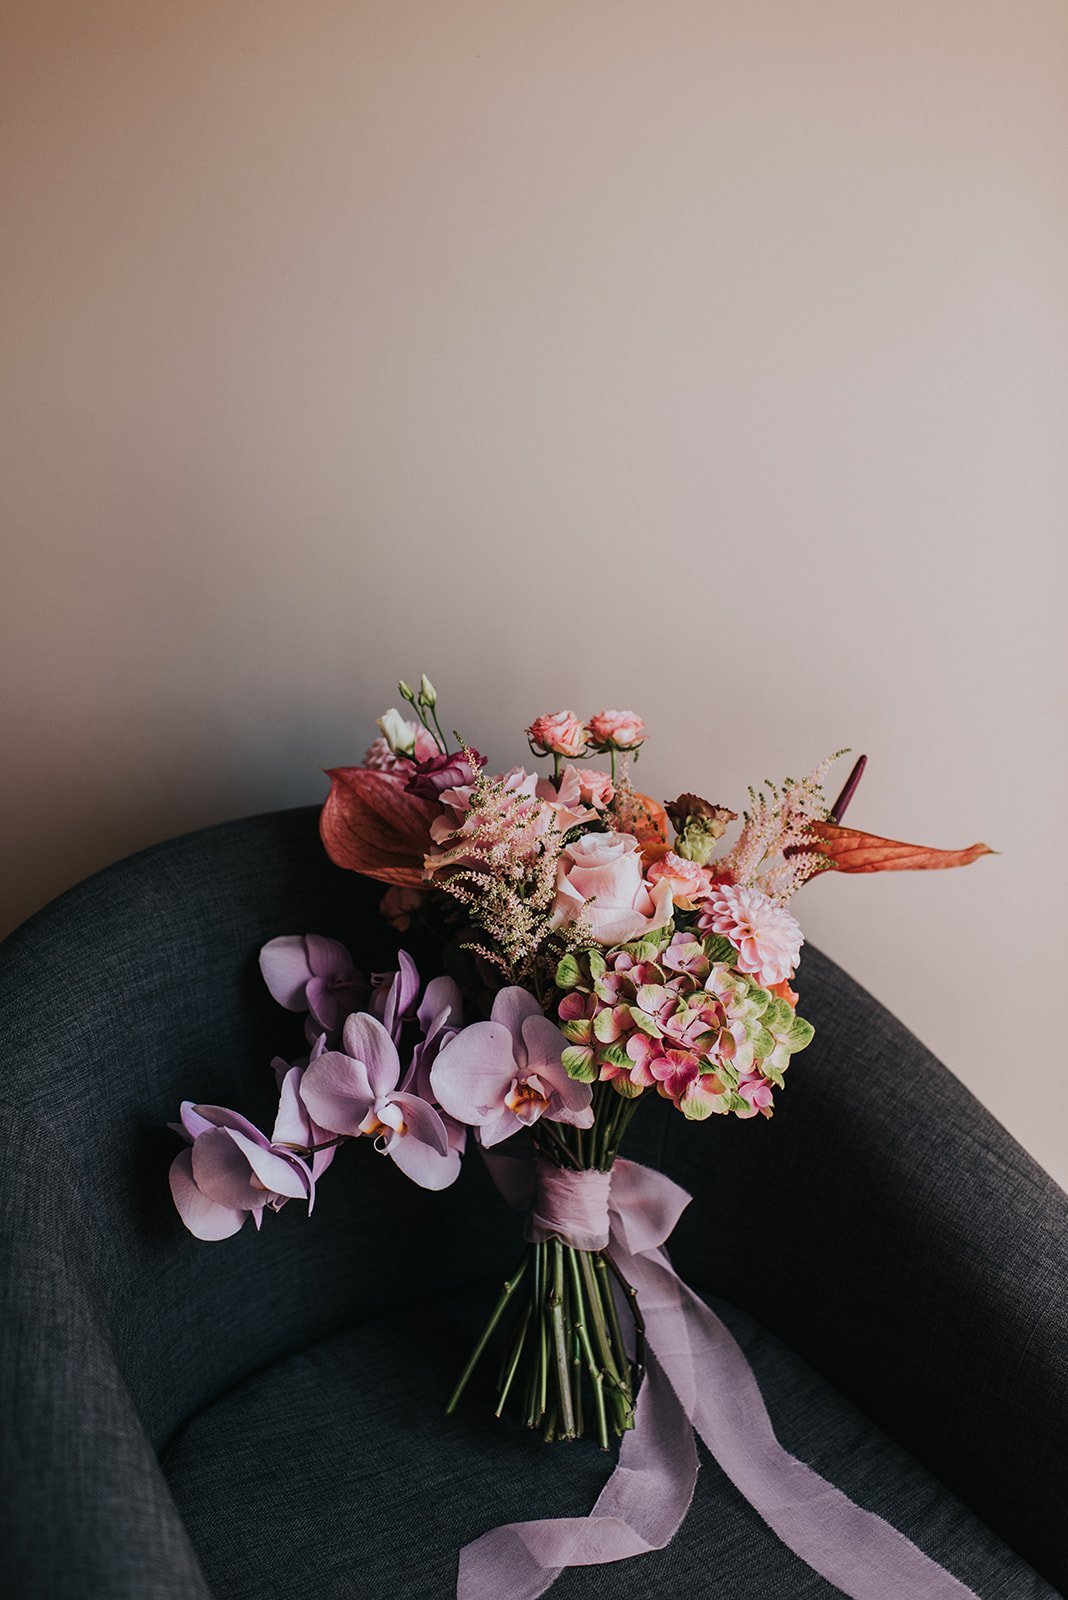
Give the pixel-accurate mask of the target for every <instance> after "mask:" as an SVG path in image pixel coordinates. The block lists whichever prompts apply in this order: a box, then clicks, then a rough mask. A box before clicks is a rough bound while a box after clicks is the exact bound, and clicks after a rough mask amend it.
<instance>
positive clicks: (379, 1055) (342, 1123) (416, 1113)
mask: <svg viewBox="0 0 1068 1600" xmlns="http://www.w3.org/2000/svg"><path fill="white" fill-rule="evenodd" d="M342 1042H343V1049H342V1050H340V1051H339V1050H326V1051H324V1053H323V1054H322V1055H321V1056H320V1057H319V1059H318V1060H317V1061H313V1062H312V1063H311V1064H310V1066H309V1067H308V1068H307V1069H306V1071H305V1073H304V1077H303V1079H302V1080H301V1085H300V1096H301V1099H302V1100H303V1102H304V1104H305V1106H306V1108H307V1110H308V1113H309V1115H310V1116H311V1117H312V1118H313V1120H314V1121H315V1122H317V1123H318V1124H319V1126H320V1127H321V1128H327V1129H329V1130H330V1132H331V1133H338V1134H345V1135H347V1136H349V1137H350V1138H357V1137H359V1136H360V1135H361V1134H366V1135H368V1136H369V1137H370V1138H372V1139H373V1140H374V1143H375V1149H376V1150H377V1151H378V1152H379V1154H380V1155H386V1156H390V1157H392V1159H393V1160H394V1161H395V1162H396V1164H397V1166H398V1167H400V1169H401V1171H402V1172H403V1173H405V1175H406V1176H407V1177H409V1178H411V1179H412V1181H413V1183H417V1184H419V1186H420V1187H421V1188H423V1189H446V1188H448V1186H449V1184H450V1183H454V1182H455V1180H456V1178H457V1177H458V1176H459V1173H460V1152H459V1151H458V1150H457V1149H456V1148H455V1140H454V1141H452V1142H450V1138H449V1130H448V1129H447V1127H446V1125H445V1123H444V1122H443V1120H442V1118H441V1117H440V1116H439V1115H438V1113H437V1112H436V1111H435V1110H434V1108H433V1106H431V1105H428V1104H427V1102H426V1101H425V1100H422V1099H420V1097H419V1096H418V1095H417V1094H412V1093H411V1092H410V1091H408V1090H407V1089H402V1088H399V1087H398V1085H399V1084H400V1081H401V1061H400V1056H399V1055H398V1054H397V1046H396V1044H395V1043H394V1041H393V1038H392V1037H391V1035H390V1033H389V1031H388V1029H386V1028H385V1027H384V1026H383V1024H382V1023H381V1022H380V1021H379V1020H378V1018H377V1017H374V1016H372V1015H371V1014H370V1013H369V1012H366V1011H361V1012H357V1013H356V1014H355V1015H354V1016H351V1017H349V1019H348V1021H347V1022H346V1023H345V1028H344V1033H343V1037H342Z"/></svg>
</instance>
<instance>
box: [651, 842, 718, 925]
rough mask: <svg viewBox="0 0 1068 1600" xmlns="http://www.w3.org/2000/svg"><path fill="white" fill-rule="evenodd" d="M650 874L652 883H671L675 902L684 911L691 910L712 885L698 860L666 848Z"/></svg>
mask: <svg viewBox="0 0 1068 1600" xmlns="http://www.w3.org/2000/svg"><path fill="white" fill-rule="evenodd" d="M648 876H649V882H650V883H652V884H656V883H664V882H667V883H670V885H671V893H672V896H673V897H674V900H675V904H676V905H678V906H681V907H682V908H683V910H684V911H689V910H691V909H692V907H693V905H694V902H695V901H697V900H700V899H702V898H703V896H705V895H707V893H708V891H709V887H710V885H711V879H710V877H709V875H708V873H707V872H706V871H705V869H704V867H700V866H698V864H697V862H696V861H687V860H686V859H685V858H684V857H683V856H679V855H676V854H675V852H674V850H666V851H665V852H664V854H663V855H662V856H660V857H659V859H658V860H656V861H654V862H653V864H652V866H651V867H650V868H649V874H648Z"/></svg>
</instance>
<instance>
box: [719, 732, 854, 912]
mask: <svg viewBox="0 0 1068 1600" xmlns="http://www.w3.org/2000/svg"><path fill="white" fill-rule="evenodd" d="M844 754H845V751H843V750H836V751H835V753H834V755H831V756H827V757H826V759H825V760H823V761H821V762H820V764H819V766H818V767H815V768H813V770H812V771H811V772H810V773H809V774H808V776H807V777H805V778H787V779H785V781H784V782H783V785H782V787H781V789H780V788H778V787H777V786H776V785H775V784H773V783H771V782H765V784H764V786H763V788H762V789H759V790H757V789H752V788H751V789H750V790H749V801H750V809H749V810H748V811H746V812H744V813H743V817H742V831H741V833H740V834H739V836H738V838H737V840H736V841H735V844H734V845H733V847H732V848H731V850H729V851H728V853H727V854H726V855H725V856H722V857H720V859H719V860H718V861H717V862H716V863H715V871H716V873H717V875H719V876H722V877H724V878H725V879H726V880H727V881H728V882H733V883H737V884H740V885H742V886H743V887H745V888H753V889H759V890H760V891H761V892H762V893H763V894H766V895H767V896H768V897H769V898H770V899H772V900H775V901H777V902H778V903H779V904H780V905H783V904H785V902H786V901H787V900H789V898H790V896H791V895H793V894H795V893H796V892H797V890H798V889H800V887H801V885H802V884H803V883H807V882H808V880H809V878H813V877H815V876H816V874H817V873H818V872H824V871H826V869H827V867H828V865H829V863H828V860H827V857H826V856H825V855H823V854H822V853H821V852H820V851H819V850H818V849H816V848H815V846H814V840H813V834H812V824H813V823H814V822H823V821H826V819H827V816H828V810H827V801H826V798H825V796H824V793H823V780H824V778H826V776H827V773H828V772H829V771H830V769H831V767H832V766H833V764H834V763H835V762H836V761H837V760H838V758H839V756H841V755H844Z"/></svg>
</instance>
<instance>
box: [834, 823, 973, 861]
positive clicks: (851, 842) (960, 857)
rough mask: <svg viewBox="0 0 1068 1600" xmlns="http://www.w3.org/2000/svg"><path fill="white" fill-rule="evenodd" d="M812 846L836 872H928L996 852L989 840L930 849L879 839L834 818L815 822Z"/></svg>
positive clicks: (924, 846)
mask: <svg viewBox="0 0 1068 1600" xmlns="http://www.w3.org/2000/svg"><path fill="white" fill-rule="evenodd" d="M811 832H812V836H813V837H812V845H813V849H816V850H819V851H820V853H821V854H822V855H824V856H826V857H827V860H828V861H829V862H830V864H831V866H832V867H833V868H834V869H835V871H836V872H910V871H926V872H929V871H931V870H932V869H934V868H937V867H967V866H970V864H971V863H972V862H973V861H978V859H979V857H980V856H992V855H995V854H996V853H997V852H996V851H994V850H991V848H990V846H989V845H988V844H970V845H969V846H968V848H967V849H966V850H931V849H929V848H928V847H927V846H926V845H922V844H903V843H902V842H901V840H900V839H880V838H879V836H878V834H874V833H859V832H858V831H857V829H856V828H842V827H839V825H838V823H836V822H814V823H813V824H812V826H811Z"/></svg>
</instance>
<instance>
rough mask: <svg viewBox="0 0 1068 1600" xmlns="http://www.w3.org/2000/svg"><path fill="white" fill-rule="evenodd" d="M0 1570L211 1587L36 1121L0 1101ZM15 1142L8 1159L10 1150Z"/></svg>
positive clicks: (92, 1598) (194, 1599)
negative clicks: (129, 1382)
mask: <svg viewBox="0 0 1068 1600" xmlns="http://www.w3.org/2000/svg"><path fill="white" fill-rule="evenodd" d="M0 1148H2V1149H3V1150H4V1151H5V1152H6V1153H7V1154H6V1159H5V1160H4V1161H3V1162H2V1163H0V1571H2V1572H3V1575H4V1582H3V1589H4V1594H5V1595H6V1596H10V1597H11V1600H211V1595H210V1591H209V1589H208V1587H207V1584H206V1582H205V1580H204V1577H203V1574H202V1572H201V1569H200V1565H199V1562H198V1561H197V1557H196V1555H195V1553H194V1551H193V1548H192V1546H191V1544H190V1542H189V1539H188V1537H187V1536H186V1533H185V1529H184V1528H183V1526H182V1522H181V1519H180V1517H179V1515H178V1511H177V1508H176V1507H175V1505H174V1502H173V1500H172V1498H171V1494H170V1490H169V1489H168V1487H167V1482H166V1479H165V1478H164V1476H163V1473H162V1471H161V1470H160V1466H159V1463H158V1461H157V1459H156V1456H155V1453H154V1451H153V1449H152V1447H151V1445H150V1443H149V1441H148V1439H147V1438H146V1436H145V1434H144V1431H143V1429H142V1427H141V1424H140V1421H139V1419H138V1417H137V1414H136V1411H135V1409H134V1406H133V1403H132V1401H131V1399H130V1396H129V1393H128V1392H127V1389H126V1385H125V1383H124V1381H123V1378H122V1374H121V1372H120V1370H119V1367H118V1364H117V1362H116V1360H115V1357H114V1353H113V1350H112V1347H111V1343H110V1339H109V1337H108V1334H107V1330H106V1327H105V1325H104V1319H103V1315H102V1313H101V1310H100V1306H99V1303H98V1297H97V1295H96V1293H95V1292H94V1289H93V1284H94V1281H95V1274H96V1273H97V1272H100V1271H102V1270H104V1269H105V1264H104V1263H103V1262H102V1261H101V1259H100V1251H99V1241H97V1240H95V1239H93V1237H92V1235H91V1228H90V1226H89V1224H88V1223H87V1222H86V1220H85V1217H86V1208H84V1207H81V1206H80V1205H79V1204H78V1196H77V1195H76V1194H75V1193H74V1192H72V1186H71V1183H70V1179H69V1176H68V1174H67V1170H66V1163H65V1162H64V1160H63V1157H62V1154H61V1152H59V1151H58V1150H57V1149H56V1148H55V1146H54V1142H53V1140H52V1138H51V1135H50V1134H49V1133H48V1131H47V1129H43V1128H41V1127H40V1126H38V1125H35V1124H34V1123H33V1122H32V1120H29V1119H27V1118H26V1116H25V1115H24V1114H23V1113H16V1112H14V1111H13V1110H11V1109H10V1108H8V1107H6V1106H0ZM16 1149H17V1150H18V1159H17V1160H14V1159H12V1156H13V1152H15V1151H16Z"/></svg>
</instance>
